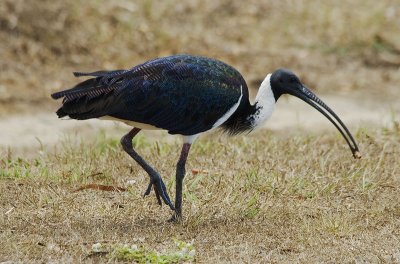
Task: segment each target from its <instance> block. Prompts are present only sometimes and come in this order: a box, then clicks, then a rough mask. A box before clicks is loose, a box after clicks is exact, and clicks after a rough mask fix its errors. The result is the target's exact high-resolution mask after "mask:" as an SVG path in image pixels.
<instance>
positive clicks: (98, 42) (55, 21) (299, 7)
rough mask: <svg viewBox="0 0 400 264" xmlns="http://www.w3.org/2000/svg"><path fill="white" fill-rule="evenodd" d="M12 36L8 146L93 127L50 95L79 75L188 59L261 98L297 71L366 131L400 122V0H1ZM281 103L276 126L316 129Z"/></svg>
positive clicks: (296, 106) (4, 122) (4, 77)
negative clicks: (271, 84) (226, 67)
mask: <svg viewBox="0 0 400 264" xmlns="http://www.w3.org/2000/svg"><path fill="white" fill-rule="evenodd" d="M0 39H1V41H0V131H2V132H0V138H1V140H0V146H2V147H7V146H8V147H10V146H11V147H13V146H18V145H19V144H22V145H23V146H25V147H27V145H29V146H32V145H33V144H36V143H32V140H33V139H34V138H36V139H39V141H44V142H46V139H47V140H48V142H49V143H51V142H56V141H57V137H59V135H60V134H61V133H62V132H65V131H67V130H68V129H69V127H75V128H76V129H79V130H83V129H84V128H82V127H77V126H80V124H79V125H78V124H77V123H74V121H71V122H69V121H68V122H64V121H63V122H61V121H59V120H57V119H56V116H55V114H54V111H55V110H56V109H57V106H58V105H59V104H60V102H55V101H52V100H51V99H50V93H52V92H54V91H57V90H60V89H63V88H68V87H70V86H72V85H74V84H75V83H76V82H77V79H75V78H74V77H73V76H72V74H71V73H72V71H95V70H101V69H104V70H112V69H120V68H130V67H132V66H134V65H136V64H139V63H141V62H143V61H146V60H148V59H152V58H154V57H159V56H166V55H171V54H176V53H191V54H198V55H205V56H209V57H215V58H218V59H220V60H223V61H225V62H227V63H229V64H231V65H233V66H234V67H236V68H237V69H238V70H239V71H240V72H241V73H242V74H243V76H244V77H245V79H246V80H247V82H248V85H249V87H250V88H251V89H252V94H253V95H254V94H255V93H256V91H257V89H258V86H259V84H260V82H261V80H262V79H263V78H264V77H265V76H266V74H267V73H269V72H271V71H273V70H274V69H276V68H278V67H286V68H290V69H292V70H293V71H294V72H296V73H297V74H298V75H299V76H300V77H301V79H302V81H303V82H304V83H305V84H307V85H308V86H309V87H310V88H311V89H313V90H314V91H316V93H317V94H318V95H320V97H321V98H323V99H324V100H325V101H326V103H327V104H328V105H330V106H331V107H332V108H333V109H334V110H335V111H336V112H337V113H338V114H339V116H342V117H343V119H344V121H345V122H348V123H350V126H353V127H356V128H359V127H362V126H364V125H367V124H373V125H379V126H382V125H390V123H391V122H398V120H399V113H400V112H399V108H400V99H399V96H398V94H399V83H400V1H398V0H382V1H376V0H352V1H340V3H339V2H338V1H307V0H296V1H295V0H292V1H258V0H251V1H228V0H219V1H215V0H190V1H177V0H165V1H153V0H142V1H127V0H110V1H99V0H85V1H83V0H74V1H61V0H40V1H29V0H1V1H0ZM281 101H282V103H281V102H280V103H279V104H278V109H277V111H276V113H274V116H273V120H271V121H270V122H269V124H267V127H270V128H271V129H284V130H285V129H289V128H290V127H292V124H293V123H295V124H296V127H297V128H299V127H302V126H303V125H305V127H307V124H308V126H309V127H312V126H313V125H314V124H315V123H314V121H312V119H313V118H312V117H313V114H311V113H313V112H314V111H313V110H310V109H309V107H308V106H307V105H304V106H303V103H300V102H299V103H298V102H297V101H295V99H293V102H292V99H284V100H281ZM302 111H304V114H302ZM315 116H316V118H317V120H319V121H315V122H324V124H327V125H329V123H328V122H327V121H326V120H324V118H323V117H322V116H320V115H319V114H318V113H316V114H315ZM302 118H303V119H302ZM83 123H84V124H85V125H87V124H90V123H85V122H83ZM96 124H97V123H96Z"/></svg>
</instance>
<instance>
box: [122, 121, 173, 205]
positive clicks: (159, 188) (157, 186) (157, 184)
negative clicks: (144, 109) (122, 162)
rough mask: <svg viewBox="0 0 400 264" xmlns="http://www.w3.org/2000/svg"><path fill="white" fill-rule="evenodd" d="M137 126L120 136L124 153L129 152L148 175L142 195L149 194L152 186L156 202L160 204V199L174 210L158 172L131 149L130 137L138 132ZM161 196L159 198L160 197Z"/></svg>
mask: <svg viewBox="0 0 400 264" xmlns="http://www.w3.org/2000/svg"><path fill="white" fill-rule="evenodd" d="M139 131H140V129H139V128H133V129H132V130H131V131H130V132H129V133H128V134H126V135H125V136H123V137H122V138H121V145H122V148H123V149H124V150H125V152H126V153H128V154H129V156H131V157H132V158H133V159H134V160H135V161H136V162H137V163H138V164H139V165H140V166H141V167H142V168H143V169H144V170H145V171H146V172H147V174H149V176H150V183H149V186H148V187H147V189H146V192H145V193H144V196H146V195H149V194H150V191H151V187H152V186H154V192H155V193H156V197H157V200H158V203H159V204H160V205H161V204H162V202H161V199H162V200H163V201H164V203H165V204H167V205H168V206H169V207H170V208H171V209H172V210H175V208H174V206H173V205H172V203H171V200H170V198H169V196H168V193H167V189H166V188H165V184H164V182H163V180H162V179H161V176H160V174H158V172H157V171H155V170H154V169H153V168H152V167H151V166H150V165H149V164H147V162H146V161H145V160H144V159H143V158H142V157H141V156H139V154H138V153H137V152H136V151H135V150H134V149H133V146H132V139H133V137H134V136H136V134H137V133H139ZM160 197H161V198H160Z"/></svg>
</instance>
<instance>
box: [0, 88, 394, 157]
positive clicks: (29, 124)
mask: <svg viewBox="0 0 400 264" xmlns="http://www.w3.org/2000/svg"><path fill="white" fill-rule="evenodd" d="M359 96H363V95H359ZM321 98H323V100H324V101H325V102H327V103H328V105H330V106H331V108H333V109H334V111H336V113H338V114H339V116H340V117H341V119H342V120H343V121H344V122H345V124H348V126H349V127H350V128H352V129H353V130H357V129H359V128H370V127H377V126H378V127H390V126H391V125H392V124H393V122H396V121H397V122H398V121H399V118H400V103H397V102H396V103H387V104H382V102H380V101H379V100H361V99H360V98H359V97H357V96H355V95H353V96H350V97H349V96H346V95H327V96H321ZM55 109H56V108H55ZM0 127H1V128H2V129H1V130H0V148H1V149H3V151H7V149H12V150H13V153H14V154H16V155H24V156H27V155H29V156H31V155H35V153H37V151H39V150H40V151H43V148H45V149H47V150H49V149H51V148H52V147H53V146H54V145H55V144H57V143H60V142H62V141H63V140H65V137H66V136H69V137H77V138H78V140H79V139H83V140H85V138H90V137H91V135H96V134H97V133H98V132H99V131H100V130H103V131H107V134H108V135H109V136H116V137H118V136H120V137H121V136H122V135H123V134H124V133H125V132H126V131H128V130H129V129H130V128H129V127H128V126H126V125H124V124H121V123H118V122H111V121H103V120H87V121H76V120H60V119H58V118H57V116H56V115H55V113H54V110H53V111H48V112H38V113H35V114H34V115H32V114H27V113H24V114H18V115H11V116H8V117H5V118H3V119H1V120H0ZM265 128H267V129H270V130H272V131H277V132H285V133H288V132H289V133H291V134H296V133H298V134H301V133H310V132H311V133H314V134H315V133H319V132H321V130H331V131H334V130H335V128H334V127H333V126H332V124H331V123H330V122H329V121H328V120H326V119H325V117H323V116H322V115H321V114H320V113H318V112H316V111H315V110H314V109H313V108H311V107H310V106H308V105H307V104H305V103H304V102H302V101H300V100H298V99H295V98H282V99H281V100H280V101H279V103H278V104H277V107H276V110H275V113H274V114H273V116H272V118H271V119H270V120H269V121H268V122H267V123H266V125H265ZM296 131H298V132H296ZM165 134H166V133H162V134H161V135H164V136H163V137H162V138H163V139H164V140H168V139H166V138H165ZM146 135H147V136H148V137H150V138H151V137H153V138H154V137H159V136H160V133H157V132H153V131H151V132H149V131H147V132H146ZM168 138H169V140H173V138H172V136H170V137H168Z"/></svg>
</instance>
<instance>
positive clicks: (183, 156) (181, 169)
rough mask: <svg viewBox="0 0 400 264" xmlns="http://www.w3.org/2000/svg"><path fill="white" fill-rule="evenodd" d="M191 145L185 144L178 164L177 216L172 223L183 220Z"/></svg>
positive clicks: (172, 219)
mask: <svg viewBox="0 0 400 264" xmlns="http://www.w3.org/2000/svg"><path fill="white" fill-rule="evenodd" d="M190 146H191V144H190V143H184V144H183V146H182V150H181V155H180V157H179V161H178V163H177V164H176V194H175V215H174V216H173V217H172V218H171V221H177V220H180V219H181V218H182V183H183V178H185V173H186V169H185V165H186V160H187V157H188V155H189V150H190Z"/></svg>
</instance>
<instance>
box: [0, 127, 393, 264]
mask: <svg viewBox="0 0 400 264" xmlns="http://www.w3.org/2000/svg"><path fill="white" fill-rule="evenodd" d="M357 138H358V141H359V142H360V147H361V149H362V153H363V158H362V159H360V160H354V159H352V157H351V153H350V151H348V149H347V146H346V145H345V144H344V141H343V140H342V139H341V138H340V136H339V135H337V134H327V135H324V136H316V135H314V136H313V135H310V136H299V135H283V134H279V135H278V134H272V133H271V132H268V131H265V130H262V131H258V132H256V133H253V134H251V135H249V136H246V137H245V136H240V137H235V138H227V137H225V136H221V137H219V136H217V134H211V135H209V136H208V137H205V138H202V139H200V140H199V141H198V142H197V143H196V144H195V145H194V148H193V149H192V150H193V151H192V152H191V156H190V158H189V162H188V166H187V168H188V169H187V171H188V174H187V177H186V179H185V187H184V214H185V218H184V221H183V223H180V224H171V223H167V222H166V220H167V219H168V218H169V216H170V215H171V212H170V210H169V209H168V208H167V207H165V206H163V207H162V208H160V207H159V206H158V205H157V204H156V200H155V198H154V197H153V196H151V197H149V198H146V199H143V198H142V192H143V191H144V189H145V187H146V186H147V180H148V178H147V176H146V175H145V173H144V172H143V171H142V169H140V168H139V167H138V166H137V165H136V164H135V163H133V161H132V160H130V158H129V157H128V156H127V155H126V154H124V152H123V151H122V150H121V148H120V146H119V143H118V139H114V138H105V137H104V136H99V137H98V139H97V140H96V141H95V142H94V143H90V144H89V143H87V144H81V145H76V144H73V142H67V143H66V144H65V145H64V146H63V147H61V148H60V149H58V150H56V151H55V154H45V153H43V155H40V156H38V157H37V158H36V159H33V160H25V159H23V158H17V157H12V154H10V156H11V157H3V158H2V159H1V160H0V164H1V166H2V167H4V168H5V170H2V171H1V172H0V175H1V181H0V204H1V212H0V214H1V216H2V217H1V218H0V219H1V220H0V226H1V233H0V248H2V250H1V252H0V261H5V260H13V261H17V260H20V261H23V262H31V261H35V262H49V261H53V260H54V261H62V262H77V261H87V262H97V261H100V262H107V261H118V260H119V261H123V260H124V258H123V257H122V258H121V256H119V255H116V252H120V251H121V250H122V249H123V250H126V248H124V247H123V246H122V245H124V244H126V245H131V244H135V245H137V246H139V247H141V248H144V249H146V250H147V252H153V253H154V252H159V254H161V253H162V252H169V251H171V250H173V249H174V248H175V246H174V242H173V239H178V240H179V241H183V243H189V242H193V247H194V248H195V250H196V255H195V259H196V261H197V262H200V263H216V262H236V263H240V262H247V263H255V262H274V263H293V262H298V263H310V262H312V263H317V262H331V263H365V262H363V261H366V262H368V263H381V262H396V261H397V262H398V261H400V242H399V237H400V232H399V230H400V221H399V219H400V206H399V202H398V197H399V195H400V191H399V190H400V177H399V175H400V160H399V159H398V156H399V155H400V152H399V150H400V143H399V142H400V132H399V130H398V129H396V128H393V129H389V130H388V129H386V130H376V131H365V130H359V131H358V132H357ZM135 146H136V147H137V149H138V151H139V152H140V153H142V154H143V155H144V156H145V157H146V158H147V159H148V160H149V161H150V162H151V164H154V166H155V167H156V168H158V169H159V171H160V172H161V174H162V175H164V176H163V177H164V180H165V182H166V183H167V186H168V188H169V190H170V194H173V191H174V188H173V186H174V177H172V175H173V174H174V164H175V163H176V160H177V157H178V152H179V144H178V143H172V144H164V143H162V141H156V142H150V141H147V140H146V139H145V137H143V136H141V137H139V138H138V139H137V140H135ZM192 169H197V170H205V171H208V172H207V173H205V172H204V173H200V174H197V175H193V174H192V173H191V171H192ZM131 180H135V181H136V183H135V184H134V185H132V186H129V184H128V183H129V182H130V181H131ZM87 183H98V184H105V185H113V186H120V187H128V191H127V192H120V193H118V192H102V191H98V190H84V191H80V192H75V193H74V192H72V191H73V190H74V189H76V188H77V187H79V186H81V185H83V184H87ZM96 243H101V247H102V250H103V251H102V252H103V253H93V251H92V246H93V245H94V244H96ZM121 248H122V249H121ZM104 252H105V253H104ZM153 253H152V254H153ZM118 256H119V258H118Z"/></svg>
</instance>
